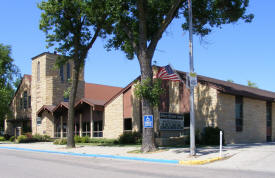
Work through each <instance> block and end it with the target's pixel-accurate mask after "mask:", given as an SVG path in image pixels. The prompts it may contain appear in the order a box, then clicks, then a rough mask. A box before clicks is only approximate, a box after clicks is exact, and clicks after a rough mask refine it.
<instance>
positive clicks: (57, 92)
mask: <svg viewBox="0 0 275 178" xmlns="http://www.w3.org/2000/svg"><path fill="white" fill-rule="evenodd" d="M57 57H58V56H57V55H55V54H49V53H45V54H44V55H41V56H39V57H37V58H35V59H33V60H32V78H33V79H32V130H33V134H35V133H36V132H38V130H40V128H38V127H37V126H36V118H37V115H36V112H37V111H38V110H39V109H40V108H41V107H42V106H43V105H58V104H59V103H60V102H61V101H63V100H64V95H63V94H64V91H65V90H66V89H67V88H68V86H69V83H68V80H67V67H66V64H65V65H64V67H63V69H64V70H63V75H64V81H61V77H60V74H59V68H58V67H56V66H55V63H56V60H57ZM38 62H39V63H40V81H38V80H37V70H38V69H37V66H38ZM69 63H70V70H71V72H70V74H71V77H72V70H73V62H72V61H69ZM84 87H85V82H84V73H83V70H82V71H81V74H80V77H79V85H78V92H77V97H76V101H78V100H79V99H81V98H83V97H84ZM39 127H41V126H39ZM43 127H44V126H43Z"/></svg>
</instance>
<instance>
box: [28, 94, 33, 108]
mask: <svg viewBox="0 0 275 178" xmlns="http://www.w3.org/2000/svg"><path fill="white" fill-rule="evenodd" d="M31 103H32V98H31V96H29V98H28V106H29V108H31V106H32V105H31Z"/></svg>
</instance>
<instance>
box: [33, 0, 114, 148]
mask: <svg viewBox="0 0 275 178" xmlns="http://www.w3.org/2000/svg"><path fill="white" fill-rule="evenodd" d="M38 7H39V8H40V9H41V10H42V11H43V12H42V14H41V20H40V29H41V30H43V31H44V32H45V33H46V41H47V42H48V47H51V46H55V50H56V51H58V52H59V53H61V54H62V55H61V56H59V57H58V60H57V63H58V64H59V65H62V64H64V63H65V62H67V61H68V60H73V63H74V67H73V72H72V73H73V74H72V86H71V90H70V91H71V92H70V96H69V111H68V133H67V139H68V142H67V147H69V148H72V147H75V142H74V138H73V123H74V104H75V98H76V93H77V86H78V79H79V73H80V71H81V69H83V66H84V64H85V59H86V57H87V54H88V51H89V50H90V49H91V48H92V46H93V44H94V43H95V41H96V39H97V38H98V37H105V34H106V32H108V30H110V28H111V26H110V25H109V24H111V23H110V22H111V21H110V19H108V18H107V17H108V16H107V14H106V10H105V1H104V0H74V1H71V0H49V1H42V2H41V3H40V4H39V5H38Z"/></svg>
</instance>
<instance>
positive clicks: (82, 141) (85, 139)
mask: <svg viewBox="0 0 275 178" xmlns="http://www.w3.org/2000/svg"><path fill="white" fill-rule="evenodd" d="M89 142H90V137H88V136H85V137H81V143H89Z"/></svg>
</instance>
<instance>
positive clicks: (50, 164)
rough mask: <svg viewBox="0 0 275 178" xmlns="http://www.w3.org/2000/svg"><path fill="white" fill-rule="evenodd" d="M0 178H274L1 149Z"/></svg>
mask: <svg viewBox="0 0 275 178" xmlns="http://www.w3.org/2000/svg"><path fill="white" fill-rule="evenodd" d="M0 177H1V178H25V177H28V178H29V177H33V178H44V177H47V178H59V177H66V178H71V177H77V178H80V177H81V178H84V177H104V178H108V177H112V178H116V177H119V178H121V177H130V178H136V177H169V178H170V177H171V178H173V177H175V178H179V177H188V178H191V177H192V178H196V177H215V178H216V177H228V178H229V177H230V178H232V177H233V178H237V177H242V178H243V177H248V178H254V177H255V178H256V177H257V178H258V177H264V178H268V177H275V173H271V172H259V171H242V170H225V169H220V168H219V169H215V168H205V167H201V166H182V165H172V164H160V163H148V162H139V161H130V160H129V161H127V160H112V159H103V158H89V157H77V156H69V155H58V154H49V153H37V152H28V151H16V150H6V149H0Z"/></svg>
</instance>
